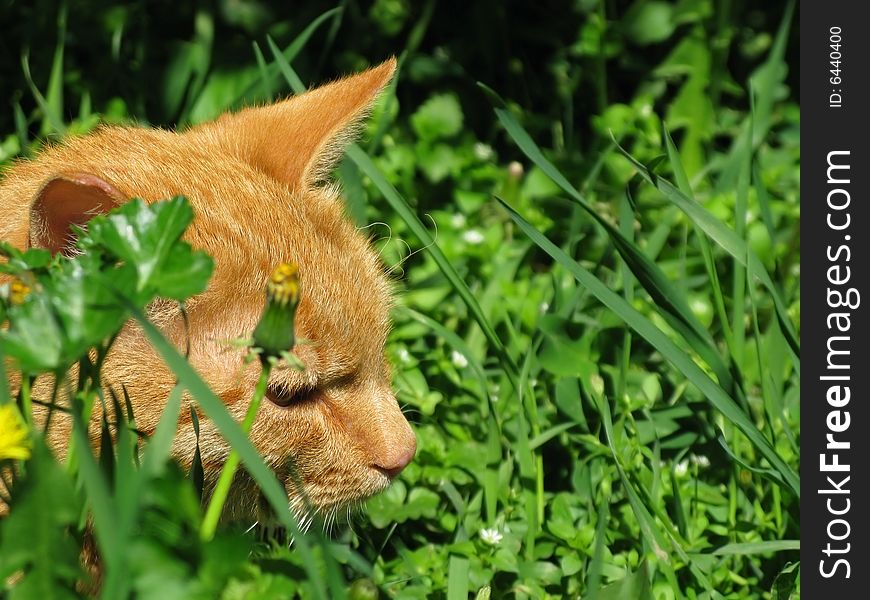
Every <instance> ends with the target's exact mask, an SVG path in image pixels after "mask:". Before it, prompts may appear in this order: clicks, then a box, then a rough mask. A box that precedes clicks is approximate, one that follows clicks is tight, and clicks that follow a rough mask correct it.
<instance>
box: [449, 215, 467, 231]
mask: <svg viewBox="0 0 870 600" xmlns="http://www.w3.org/2000/svg"><path fill="white" fill-rule="evenodd" d="M450 225H451V226H452V227H453V228H454V229H462V228H463V227H465V215H463V214H462V213H456V214H455V215H453V216H452V217H450Z"/></svg>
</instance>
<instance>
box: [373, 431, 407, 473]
mask: <svg viewBox="0 0 870 600" xmlns="http://www.w3.org/2000/svg"><path fill="white" fill-rule="evenodd" d="M409 429H410V428H409ZM416 453H417V438H416V437H415V436H414V434H413V433H411V435H410V436H409V438H408V440H407V441H406V442H405V444H402V445H401V446H400V447H393V448H390V451H389V452H387V453H386V454H385V455H384V456H382V457H380V459H379V460H378V461H377V462H376V463H375V467H377V468H378V469H380V470H381V471H383V472H384V473H386V474H387V477H389V478H390V479H395V478H396V477H397V476H398V475H399V473H401V472H402V469H404V468H405V467H407V466H408V463H410V462H411V461H412V460H413V459H414V455H415V454H416Z"/></svg>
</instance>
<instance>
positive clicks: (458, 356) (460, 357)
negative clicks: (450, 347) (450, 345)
mask: <svg viewBox="0 0 870 600" xmlns="http://www.w3.org/2000/svg"><path fill="white" fill-rule="evenodd" d="M450 362H452V363H453V365H454V366H455V367H457V368H459V369H464V368H465V367H467V366H468V359H467V358H465V355H464V354H462V353H461V352H459V351H458V350H454V351H453V352H451V353H450Z"/></svg>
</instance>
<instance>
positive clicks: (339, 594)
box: [128, 305, 345, 600]
mask: <svg viewBox="0 0 870 600" xmlns="http://www.w3.org/2000/svg"><path fill="white" fill-rule="evenodd" d="M128 309H129V310H130V312H131V313H132V314H133V317H134V318H135V319H136V321H137V322H138V323H139V325H140V326H141V327H142V331H143V333H144V334H145V337H146V338H148V341H149V342H150V343H151V345H152V346H154V348H155V349H156V350H157V352H158V353H159V354H160V356H162V357H163V360H164V361H166V364H167V366H169V368H170V369H172V372H173V373H174V374H175V376H176V377H177V378H178V382H179V383H180V384H181V385H183V386H184V387H185V388H186V389H187V390H188V391H189V392H190V393H191V395H192V396H193V397H194V399H196V401H197V403H198V404H199V405H200V407H201V408H202V410H203V412H205V413H206V415H208V417H209V418H210V419H211V420H212V422H213V423H214V424H215V426H216V427H217V428H218V430H219V431H220V433H221V435H223V436H224V438H225V439H226V440H227V442H229V443H230V445H231V446H232V447H233V449H234V450H236V452H238V453H239V457H240V458H241V460H242V463H244V465H245V468H246V469H247V470H248V472H249V473H250V474H251V477H253V478H254V480H255V481H256V482H257V485H258V486H259V487H260V489H261V491H262V493H263V495H264V496H265V497H266V499H267V500H268V502H269V504H270V505H271V507H272V509H273V510H274V511H275V516H276V518H277V519H278V521H279V522H280V523H281V525H283V526H284V527H286V528H287V530H288V531H289V532H290V533H291V535H292V536H293V539H294V543H295V545H296V549H297V550H298V551H299V552H300V554H302V557H303V561H304V563H305V569H306V572H307V573H308V576H309V577H310V580H311V583H312V585H313V586H314V589H315V590H316V592H317V596H318V597H319V598H323V599H324V600H325V599H326V598H344V597H345V590H344V587H343V582H342V581H341V577H340V575H339V574H338V572H337V569H336V568H335V566H334V564H333V565H332V568H331V569H329V570H330V571H331V572H329V573H328V575H329V577H328V580H329V581H328V582H329V585H330V594H329V595H327V593H326V590H325V588H324V587H323V582H322V579H323V577H322V574H321V573H319V572H318V570H317V568H316V566H315V564H316V563H315V559H314V556H313V554H312V552H311V547H310V545H309V542H308V540H307V539H306V537H305V536H304V535H302V534H301V533H300V531H299V528H298V527H297V525H296V522H295V520H294V519H293V516H292V515H291V514H290V509H289V506H288V502H287V493H286V492H285V491H284V488H283V487H282V486H281V484H280V483H278V480H277V479H276V478H275V474H274V473H273V472H272V470H271V469H270V468H269V467H268V466H266V464H265V463H264V462H263V459H262V457H260V455H259V453H258V452H257V450H256V449H255V448H254V446H253V445H252V444H251V441H250V440H249V439H248V436H246V435H245V432H244V431H242V428H241V427H240V426H239V424H238V423H236V421H235V420H234V419H233V417H232V415H230V413H229V412H228V411H227V409H226V407H225V406H224V403H223V402H222V401H221V399H220V398H218V397H217V396H216V395H215V393H214V392H213V391H212V390H211V389H210V388H209V387H208V384H206V383H205V382H204V381H203V380H202V378H201V377H200V376H199V375H198V374H197V373H196V371H194V370H193V367H191V366H190V364H189V363H188V362H187V360H185V358H184V357H183V356H182V355H181V353H179V352H178V350H176V349H175V347H174V346H173V345H172V344H170V343H169V341H168V340H167V339H166V338H165V337H163V334H162V333H160V331H159V330H158V329H157V328H156V327H155V326H154V325H153V324H152V323H151V322H150V321H149V320H148V319H147V317H145V315H144V313H143V312H142V311H141V310H139V309H137V308H136V307H135V306H133V305H128ZM324 550H325V551H324V558H325V559H326V562H327V567H328V568H329V566H330V563H333V561H332V560H330V558H331V555H330V554H329V553H328V551H326V549H325V548H324Z"/></svg>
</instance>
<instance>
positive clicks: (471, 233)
mask: <svg viewBox="0 0 870 600" xmlns="http://www.w3.org/2000/svg"><path fill="white" fill-rule="evenodd" d="M462 239H463V241H464V242H465V243H466V244H475V245H476V244H480V243H481V242H483V234H482V233H480V232H479V231H478V230H477V229H469V230H468V231H466V232H465V233H463V234H462Z"/></svg>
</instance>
